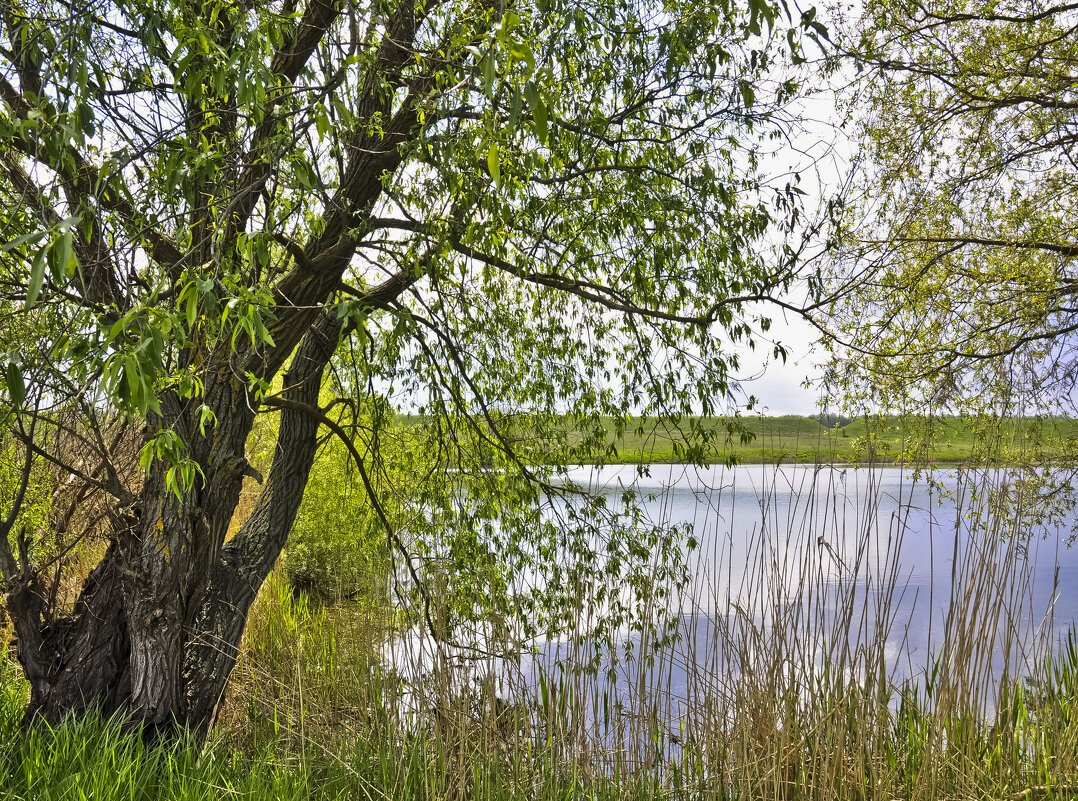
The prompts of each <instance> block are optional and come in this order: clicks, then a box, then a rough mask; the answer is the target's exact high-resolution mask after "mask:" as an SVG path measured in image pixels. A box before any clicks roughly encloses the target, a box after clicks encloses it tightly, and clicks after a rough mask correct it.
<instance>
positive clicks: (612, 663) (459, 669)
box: [0, 468, 1078, 801]
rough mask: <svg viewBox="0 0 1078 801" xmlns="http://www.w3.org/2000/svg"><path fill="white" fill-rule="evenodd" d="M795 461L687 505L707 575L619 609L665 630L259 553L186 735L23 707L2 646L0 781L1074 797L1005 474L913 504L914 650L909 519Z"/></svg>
mask: <svg viewBox="0 0 1078 801" xmlns="http://www.w3.org/2000/svg"><path fill="white" fill-rule="evenodd" d="M761 469H764V468H761ZM768 469H770V468H768ZM798 475H800V476H801V478H800V479H799V480H801V481H802V484H801V485H799V486H797V487H795V492H794V493H793V495H792V498H793V500H792V501H789V502H782V503H780V502H778V500H777V499H776V496H773V495H771V494H769V493H771V492H773V487H774V485H773V484H772V485H770V486H771V487H772V490H767V489H765V490H764V491H762V493H761V495H760V496H759V505H758V507H759V512H758V519H756V520H755V521H754V524H755V525H754V534H753V535H752V537H751V538H750V541H749V542H747V543H746V542H741V541H735V538H733V537H731V536H729V535H728V534H726V533H725V532H724V526H726V529H725V530H727V531H728V526H727V524H728V523H729V515H728V514H724V515H722V516H718V514H717V515H716V516H715V517H713V518H710V519H708V520H704V521H701V522H700V523H699V524H698V525H699V526H700V527H701V528H707V527H708V526H710V529H711V530H710V534H708V535H707V536H702V537H701V541H702V543H703V551H702V552H701V553H697V554H695V555H694V556H693V557H692V558H701V559H706V560H707V561H708V562H709V564H710V565H711V569H710V571H709V575H711V576H713V580H712V581H711V582H710V583H709V582H708V581H704V580H698V581H697V582H696V583H695V584H694V585H693V587H692V591H691V592H683V593H680V594H677V595H673V594H672V595H671V596H669V597H672V598H676V600H675V601H674V602H673V603H674V606H673V608H671V609H667V610H658V609H653V610H643V611H642V614H644V615H652V616H656V617H657V616H659V615H661V614H671V613H672V615H673V617H674V619H675V620H676V621H677V625H678V629H677V630H678V632H679V635H680V636H679V637H678V638H677V639H676V640H675V642H673V643H672V644H671V643H667V642H664V641H662V639H661V638H660V637H659V636H658V632H659V631H661V629H652V628H649V627H647V626H644V627H641V629H640V630H639V631H635V632H628V633H627V632H624V631H622V632H620V633H617V632H615V633H613V634H611V635H610V638H609V640H608V641H607V642H604V643H596V642H594V641H592V640H589V639H588V636H589V634H588V633H589V632H591V631H592V630H593V628H592V627H590V626H589V625H587V622H588V620H589V617H594V616H595V615H598V614H601V610H597V609H590V610H589V609H587V608H586V604H587V598H586V597H585V598H582V599H581V615H580V620H581V626H580V629H579V631H577V632H569V633H568V634H567V635H566V636H565V637H564V638H563V639H561V640H559V641H558V643H557V644H556V646H555V645H554V644H549V645H548V646H547V647H546V648H545V649H543V650H540V651H531V652H529V651H526V650H525V651H518V652H517V653H514V654H500V655H495V656H492V655H490V654H481V653H477V652H476V651H474V650H471V651H470V650H468V649H465V648H456V647H451V646H449V645H447V644H446V643H444V642H437V641H434V640H432V639H431V638H430V637H426V636H422V634H421V633H418V632H415V631H410V630H401V629H400V627H399V626H398V625H397V620H398V618H397V616H395V615H394V613H393V610H392V609H391V608H387V604H386V602H385V601H384V600H377V601H375V600H374V599H373V598H371V599H367V601H366V602H363V601H360V602H357V601H351V602H348V603H336V604H329V605H318V604H315V603H313V602H312V601H310V600H309V599H308V598H307V597H306V596H305V595H303V594H302V593H294V592H293V591H292V589H291V588H290V587H289V586H288V584H287V580H286V578H285V574H284V572H283V571H280V570H279V571H277V572H276V573H275V574H274V575H273V576H272V577H271V579H270V580H269V581H268V582H267V584H266V586H265V587H264V588H263V590H262V594H261V596H260V598H259V601H258V603H257V606H256V608H255V609H254V610H253V612H252V617H251V621H250V624H249V630H248V635H247V638H246V641H245V644H244V652H243V655H242V657H241V660H240V663H239V665H238V666H237V669H236V674H235V680H234V682H233V686H232V688H231V690H230V693H229V697H228V699H227V703H226V704H225V706H224V708H223V710H222V713H221V718H220V722H219V725H218V728H217V731H216V732H215V734H214V737H213V738H212V739H211V741H210V743H209V744H208V745H203V744H198V743H195V742H177V743H171V744H158V745H153V744H147V743H144V742H143V741H142V740H141V739H139V738H138V737H137V736H135V735H133V734H130V733H127V732H126V731H125V729H124V727H123V725H122V722H120V721H115V720H103V719H100V718H95V717H92V716H91V717H89V718H86V719H83V720H79V721H71V722H70V723H67V724H65V725H64V726H61V727H60V728H58V729H57V730H56V731H49V730H43V729H39V728H31V729H29V730H23V729H21V728H20V725H19V715H20V714H21V704H22V695H21V692H22V690H21V687H20V684H19V680H18V676H17V674H16V672H15V671H14V670H13V668H11V666H10V662H9V661H8V660H4V661H3V664H4V668H3V671H2V672H0V688H2V692H0V737H2V741H0V777H2V778H0V799H9V798H10V799H16V798H18V799H30V798H35V799H36V798H46V799H48V798H56V799H69V798H72V799H75V798H95V799H98V798H110V799H111V798H117V799H118V798H124V799H157V798H175V799H203V798H205V799H211V798H212V799H215V800H216V799H224V798H259V799H263V798H280V799H293V798H296V799H298V798H312V799H322V798H368V799H491V801H493V800H494V799H507V800H508V799H525V798H527V799H540V801H546V800H548V799H549V801H554V799H576V798H588V799H611V800H613V799H633V800H634V801H636V800H637V799H639V800H640V801H643V800H644V799H647V800H648V801H651V800H655V801H657V799H670V798H683V799H745V800H746V801H747V800H748V799H754V800H755V799H759V800H760V801H780V800H781V801H792V800H793V799H833V798H851V799H911V800H912V799H969V798H993V799H1000V798H1004V799H1015V800H1016V801H1017V799H1028V798H1038V799H1049V798H1074V797H1078V638H1076V636H1075V634H1074V633H1073V631H1072V633H1071V634H1070V636H1069V637H1066V638H1064V639H1063V640H1062V641H1059V640H1058V639H1056V638H1055V636H1054V635H1053V634H1052V629H1051V628H1050V627H1039V624H1040V623H1041V620H1040V618H1039V617H1038V615H1037V614H1036V611H1037V610H1035V609H1034V607H1033V604H1032V601H1031V598H1032V586H1031V574H1030V569H1029V539H1028V538H1029V536H1031V535H1032V533H1033V532H1032V530H1031V526H1032V525H1033V524H1032V523H1030V522H1029V521H1031V520H1037V521H1043V520H1044V519H1045V516H1044V515H1043V514H1041V510H1038V509H1035V508H1033V507H1030V506H1028V504H1029V503H1031V502H1032V501H1030V500H1029V499H1025V500H1023V499H1021V498H1017V499H1015V498H1014V497H1012V500H1013V501H1014V502H1012V503H1009V504H1006V505H1001V504H1000V503H999V500H1000V498H1001V497H1003V495H1001V493H1004V494H1006V493H1011V494H1012V496H1013V490H1014V486H1015V483H1014V481H1013V477H1009V476H1006V475H1004V474H1002V473H1000V472H999V471H992V472H987V471H986V472H981V473H977V472H971V473H968V474H966V475H965V478H964V480H963V482H962V483H961V484H960V485H959V490H957V492H958V497H957V500H956V502H955V504H954V508H953V519H949V520H947V521H939V522H937V523H936V524H935V525H937V527H938V530H937V531H935V532H934V534H933V539H932V542H933V546H932V547H933V548H939V549H944V550H946V551H947V556H948V558H949V560H950V562H951V564H952V575H951V580H950V582H949V586H948V587H946V588H942V587H941V588H940V593H941V596H940V597H937V598H934V599H932V601H933V603H936V604H937V605H938V606H939V607H940V608H941V609H942V610H943V611H942V612H941V614H940V615H939V616H938V620H937V621H935V622H934V623H933V626H934V628H933V631H932V636H931V643H932V648H931V651H930V652H929V653H928V654H926V655H925V658H924V663H923V664H917V663H913V662H909V663H907V664H904V665H902V664H896V660H895V656H894V653H893V646H894V643H895V642H896V641H901V640H902V638H903V636H904V632H905V631H906V627H907V626H908V625H909V623H910V621H909V620H908V619H905V618H904V617H903V615H904V614H907V615H908V613H906V612H903V610H904V609H906V606H904V605H903V602H902V601H903V593H904V592H905V591H906V589H907V580H906V576H905V575H904V574H903V572H902V570H901V569H900V565H899V562H898V559H897V554H898V552H899V550H900V548H901V545H902V542H903V538H904V537H905V536H906V533H907V528H908V526H909V525H911V523H910V520H909V519H906V518H903V517H902V516H900V515H896V516H892V517H891V518H887V519H881V516H880V515H879V514H878V512H879V507H878V505H877V502H878V498H879V488H878V487H875V486H873V485H872V482H873V481H874V479H873V475H874V474H873V473H872V472H869V471H866V472H864V473H862V474H861V475H862V476H863V477H864V480H865V481H867V482H869V485H868V486H867V487H862V488H860V489H859V490H858V497H859V498H862V499H863V500H862V501H860V502H859V505H857V506H856V508H854V509H852V510H851V508H850V497H849V496H848V495H844V494H843V492H842V489H841V487H840V486H839V485H838V483H837V482H839V481H840V479H839V477H838V475H839V474H838V473H837V471H831V470H830V469H829V468H821V469H820V470H818V471H804V472H802V473H800V474H798ZM716 508H717V509H719V510H720V512H721V502H717V505H716ZM1001 510H1003V511H1001ZM384 597H385V596H384V594H383V595H380V596H379V598H380V599H384ZM435 617H437V615H435ZM889 649H892V650H889Z"/></svg>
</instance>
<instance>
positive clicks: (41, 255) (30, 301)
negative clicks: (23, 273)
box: [26, 248, 45, 309]
mask: <svg viewBox="0 0 1078 801" xmlns="http://www.w3.org/2000/svg"><path fill="white" fill-rule="evenodd" d="M44 280H45V248H41V249H40V250H38V252H37V255H36V256H34V263H33V264H32V265H31V266H30V281H29V282H28V283H27V284H26V308H28V309H32V308H33V307H34V304H35V303H36V302H37V296H38V295H40V294H41V284H42V282H43V281H44Z"/></svg>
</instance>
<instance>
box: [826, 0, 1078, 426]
mask: <svg viewBox="0 0 1078 801" xmlns="http://www.w3.org/2000/svg"><path fill="white" fill-rule="evenodd" d="M858 25H859V27H858V28H857V29H856V31H855V32H854V33H853V34H852V35H850V36H848V37H847V38H846V40H845V47H844V48H842V50H843V51H844V56H843V57H844V58H845V57H852V58H853V59H854V60H855V61H856V64H857V67H858V69H859V70H860V75H859V77H858V79H857V81H856V84H855V86H856V97H855V99H854V100H853V101H852V104H851V107H850V110H851V115H852V118H853V119H854V120H855V121H856V125H857V130H858V135H859V140H860V144H861V156H860V165H859V166H860V168H861V170H862V179H861V186H860V192H859V193H858V197H859V198H860V199H859V200H851V201H850V202H849V203H848V204H847V212H848V216H847V218H846V230H845V231H844V238H843V243H844V247H843V248H842V249H841V253H842V256H843V258H841V259H840V262H839V263H840V267H839V270H838V280H839V281H840V282H841V284H842V290H843V292H844V293H846V294H845V298H846V300H845V301H844V302H843V303H842V304H841V305H840V307H839V308H840V309H841V310H842V319H841V322H840V324H839V326H840V327H841V334H842V337H843V338H845V339H846V340H847V341H848V342H849V343H850V344H851V345H852V347H853V350H854V352H855V353H856V354H858V355H857V356H855V357H854V358H852V359H848V360H845V362H844V364H843V366H842V368H841V369H842V371H843V373H842V377H841V378H840V379H839V380H845V381H847V382H848V383H847V388H850V387H856V391H855V392H854V397H855V398H856V400H855V403H861V402H864V401H866V400H869V401H871V402H873V403H875V404H877V405H879V406H883V407H890V408H897V407H898V406H902V405H905V406H906V408H914V409H922V410H923V409H935V410H942V409H951V410H952V411H955V410H957V411H962V410H979V411H997V412H998V411H1002V410H1007V411H1008V412H1015V411H1019V410H1022V409H1023V408H1024V410H1025V411H1046V410H1050V409H1058V408H1059V407H1058V404H1059V403H1060V402H1062V403H1064V404H1066V405H1068V406H1069V405H1070V401H1071V393H1072V391H1073V387H1074V380H1075V367H1076V366H1078V362H1076V359H1075V356H1076V353H1075V351H1074V332H1075V331H1076V330H1078V317H1076V310H1078V307H1075V304H1074V290H1075V279H1076V275H1075V266H1076V257H1078V236H1076V229H1075V222H1074V218H1075V209H1076V208H1078V194H1076V182H1075V172H1076V162H1075V153H1076V151H1075V145H1076V142H1078V127H1076V117H1075V108H1076V104H1078V82H1076V77H1075V75H1076V69H1078V35H1076V33H1078V31H1076V26H1078V10H1076V8H1075V7H1074V6H1073V5H1071V4H1066V3H1063V4H1058V3H1052V2H1039V0H1035V1H1034V2H1026V1H1023V2H1004V3H997V2H979V1H978V0H930V1H929V2H913V1H910V0H874V1H873V2H869V3H866V5H865V9H864V13H863V16H862V17H861V18H860V20H859V22H858Z"/></svg>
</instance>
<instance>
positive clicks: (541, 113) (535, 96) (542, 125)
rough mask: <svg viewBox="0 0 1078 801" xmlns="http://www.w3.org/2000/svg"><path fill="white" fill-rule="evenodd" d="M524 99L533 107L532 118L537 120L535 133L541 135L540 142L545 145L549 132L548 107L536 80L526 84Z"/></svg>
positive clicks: (529, 106) (530, 107)
mask: <svg viewBox="0 0 1078 801" xmlns="http://www.w3.org/2000/svg"><path fill="white" fill-rule="evenodd" d="M524 99H525V100H527V101H528V108H529V109H531V113H532V120H533V121H534V122H535V135H536V136H537V137H539V143H540V144H543V145H545V144H546V143H547V134H548V131H547V108H546V103H544V102H543V98H542V96H541V95H540V94H539V87H538V86H536V85H535V82H534V81H528V82H527V83H526V84H525V85H524Z"/></svg>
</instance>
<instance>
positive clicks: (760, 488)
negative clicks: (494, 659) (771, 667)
mask: <svg viewBox="0 0 1078 801" xmlns="http://www.w3.org/2000/svg"><path fill="white" fill-rule="evenodd" d="M571 478H572V479H573V480H574V481H575V482H577V483H579V484H581V485H583V486H585V487H588V488H590V489H591V490H593V491H599V492H603V493H606V494H607V495H608V502H609V503H610V504H611V505H612V506H614V505H617V504H618V503H620V500H619V498H620V496H621V493H622V491H623V490H624V488H625V487H629V486H631V487H634V488H635V489H636V490H638V491H639V492H640V494H641V495H642V496H653V497H650V498H647V497H646V498H645V500H644V509H645V511H646V513H647V515H648V516H649V517H650V518H651V519H652V521H654V522H663V523H687V524H691V525H692V526H693V530H694V534H695V537H696V539H697V540H698V541H699V547H698V548H696V549H695V550H693V551H691V552H690V553H689V554H688V555H687V559H688V565H689V567H690V572H691V580H690V582H689V583H688V585H687V586H686V587H684V588H683V589H682V591H681V592H680V593H679V594H676V595H673V596H670V597H669V598H667V599H666V600H665V601H664V603H665V604H667V609H666V610H665V611H666V612H667V613H668V615H669V616H672V618H673V619H674V620H675V621H676V626H677V630H678V634H679V638H678V642H677V643H676V644H675V645H673V646H671V647H668V648H666V649H665V650H663V651H661V652H659V653H658V655H657V656H656V657H655V658H654V659H646V658H643V657H644V656H645V650H646V649H644V648H642V647H641V646H642V645H643V643H641V635H639V634H632V633H630V632H623V634H622V636H621V640H620V642H619V647H618V650H619V651H620V652H621V654H622V655H623V657H622V658H621V659H620V660H618V662H617V663H615V664H610V663H604V667H603V668H602V670H603V671H606V672H607V673H608V676H609V677H610V678H612V679H613V680H614V682H615V683H620V686H621V687H622V688H623V691H624V692H626V693H629V694H630V695H631V694H633V693H634V692H636V693H637V695H647V696H651V697H653V696H654V695H655V694H656V693H661V694H662V695H663V696H664V697H665V698H666V699H667V701H668V704H669V707H670V709H671V712H672V713H675V714H676V710H677V708H679V707H681V706H682V704H683V703H687V704H689V705H691V704H692V703H693V702H694V699H695V700H696V701H698V700H699V697H700V696H707V695H708V693H709V692H711V691H712V690H713V689H714V688H712V687H708V686H700V683H701V682H702V681H703V682H704V684H705V685H706V683H707V681H708V680H718V681H721V680H722V677H724V676H729V675H730V674H731V673H737V672H745V671H751V670H753V669H756V668H758V667H759V666H760V665H761V664H764V663H766V662H767V659H768V657H769V656H770V655H771V653H770V651H769V649H771V650H774V651H781V652H782V653H783V655H784V658H785V659H787V660H788V661H789V662H790V664H788V665H786V669H789V670H792V671H795V672H796V671H805V672H807V671H809V670H812V669H819V668H820V667H821V666H822V665H823V664H824V663H830V664H834V663H835V662H836V660H838V661H840V662H842V664H843V666H844V667H843V669H846V670H849V671H850V672H851V673H854V674H856V673H857V671H858V670H862V671H863V670H864V664H863V660H864V658H865V654H866V653H868V652H869V651H871V652H872V653H878V654H883V657H882V658H883V661H884V663H885V665H884V666H885V668H886V671H887V673H888V675H889V676H890V677H892V679H894V680H896V681H902V680H904V679H913V680H914V681H919V680H922V679H923V676H924V673H925V671H926V669H928V668H929V666H930V665H931V663H932V660H933V659H936V658H939V656H940V655H941V654H947V653H948V652H949V649H950V650H951V651H953V650H954V649H955V648H956V647H957V645H958V644H960V643H962V642H970V641H979V642H982V643H983V644H986V650H988V651H990V653H991V656H990V658H989V660H988V662H989V664H988V666H987V669H988V670H989V671H990V672H991V673H992V674H993V675H994V676H995V677H996V678H998V677H999V675H1002V672H1003V671H1004V670H1007V671H1008V672H1009V673H1010V674H1011V675H1022V674H1023V669H1024V667H1025V666H1027V665H1029V664H1030V663H1031V661H1032V660H1034V659H1036V658H1037V657H1038V656H1039V655H1040V654H1043V653H1044V652H1045V651H1046V650H1051V649H1053V648H1054V647H1055V646H1056V645H1057V644H1058V642H1059V640H1060V638H1062V637H1065V636H1066V634H1067V632H1068V631H1070V629H1071V627H1072V626H1073V625H1074V624H1075V622H1076V621H1078V548H1069V547H1067V542H1068V540H1069V538H1070V536H1071V533H1072V528H1073V526H1074V519H1073V517H1072V516H1071V515H1070V514H1068V515H1064V516H1063V518H1062V519H1061V520H1060V521H1057V522H1055V523H1052V524H1051V525H1034V524H1032V523H1030V522H1029V521H1027V520H1023V521H1022V522H1021V523H1020V524H1019V526H1018V528H1017V529H1016V530H1013V531H1011V530H1005V531H1001V530H1000V529H999V528H998V527H997V528H995V529H992V530H990V531H984V530H982V528H981V527H978V526H977V525H974V523H975V522H976V521H978V520H984V519H985V516H984V512H983V506H979V505H978V503H977V500H976V497H975V496H973V495H971V487H970V484H969V483H968V482H967V481H960V480H959V478H958V477H957V476H956V475H955V474H954V472H947V471H938V472H936V473H934V474H933V475H932V477H931V478H932V480H931V481H926V480H924V479H923V478H922V479H919V480H915V479H914V477H913V475H912V474H911V473H909V472H906V471H903V470H901V469H898V468H853V467H849V468H841V467H834V468H832V467H823V468H819V467H815V466H786V467H781V468H776V467H774V466H759V465H757V466H742V467H737V468H725V467H714V468H708V469H697V468H684V467H680V466H665V465H664V466H653V467H652V468H651V470H650V476H645V477H640V476H638V475H637V470H636V468H634V467H609V468H603V469H593V468H580V469H578V470H575V471H574V472H573V474H572V476H571ZM973 478H974V484H975V485H980V488H981V489H982V490H983V489H985V487H986V486H988V485H992V486H995V487H996V488H997V489H998V487H999V486H1003V487H1004V489H1005V491H1006V492H1007V493H1009V494H1010V496H1011V497H1015V498H1016V497H1017V496H1016V495H1015V494H1014V493H1015V492H1016V490H1015V485H1013V484H1007V483H1006V482H1007V481H1008V480H1009V479H1010V477H1009V476H1006V475H1003V474H1000V473H988V474H981V475H979V476H973ZM1001 534H1018V536H1009V537H1002V536H1001ZM963 633H964V634H965V639H963V637H962V636H961V635H962V634H963ZM731 637H733V638H734V640H737V641H738V642H740V643H741V644H742V645H741V647H740V650H739V652H738V654H733V653H730V652H729V651H730V650H731V649H730V647H729V645H728V644H729V643H730V642H731V641H732V640H731ZM753 641H754V642H755V643H756V645H755V646H751V647H749V648H748V649H747V650H746V647H745V645H744V644H745V643H747V642H750V643H751V642H753ZM753 647H755V648H756V649H758V650H757V653H756V654H755V655H753V653H752V648H753ZM398 648H399V652H398ZM432 648H433V646H432V644H430V643H425V644H422V643H417V642H416V641H415V640H412V641H411V642H410V643H403V642H402V643H398V644H397V647H396V648H394V652H395V653H394V654H393V657H392V658H393V660H394V661H395V662H397V663H398V664H399V665H400V664H402V663H404V662H408V661H410V662H411V663H412V664H413V665H415V666H417V667H418V669H419V670H425V669H427V667H429V665H430V661H429V656H430V655H431V654H432V650H431V649H432ZM626 653H628V654H635V656H636V657H637V658H636V659H633V658H629V659H625V658H624V654H626ZM589 655H590V646H589V645H588V644H587V643H583V644H582V643H579V642H575V643H574V642H572V641H570V640H568V639H559V640H556V641H548V642H541V643H538V644H537V648H536V650H535V652H534V653H533V654H532V655H531V656H525V657H524V658H523V659H522V660H520V662H519V663H518V664H517V665H516V666H515V667H514V672H516V671H519V672H517V673H516V675H517V676H518V677H519V676H523V677H524V678H525V679H526V680H527V681H528V682H530V683H534V681H535V678H536V676H537V674H538V670H539V668H540V666H542V667H543V669H544V670H545V671H546V672H547V673H550V674H561V675H563V676H564V675H566V673H567V672H568V671H570V670H571V666H572V664H573V663H574V661H575V662H579V661H581V660H585V659H587V657H588V656H589ZM739 655H740V656H739ZM746 657H748V659H747V660H746ZM859 660H862V661H859ZM746 662H747V663H746ZM424 666H427V667H424ZM488 667H493V666H492V665H488ZM494 669H495V670H496V671H497V672H502V671H503V670H504V666H500V667H495V668H494Z"/></svg>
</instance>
